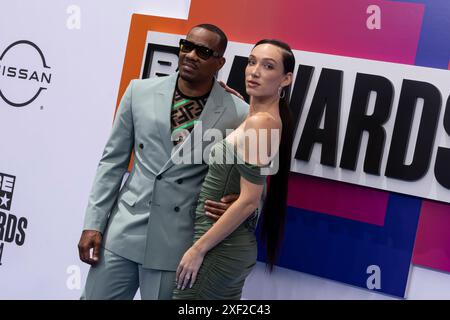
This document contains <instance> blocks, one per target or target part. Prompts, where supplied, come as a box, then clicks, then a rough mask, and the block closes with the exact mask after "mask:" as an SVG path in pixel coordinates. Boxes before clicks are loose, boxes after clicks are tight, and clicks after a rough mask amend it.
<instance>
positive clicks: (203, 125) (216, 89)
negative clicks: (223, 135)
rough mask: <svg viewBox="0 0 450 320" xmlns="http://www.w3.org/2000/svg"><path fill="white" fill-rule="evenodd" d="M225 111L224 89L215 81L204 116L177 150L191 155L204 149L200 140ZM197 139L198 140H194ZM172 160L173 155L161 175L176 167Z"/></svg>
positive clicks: (202, 115)
mask: <svg viewBox="0 0 450 320" xmlns="http://www.w3.org/2000/svg"><path fill="white" fill-rule="evenodd" d="M224 111H225V106H224V105H223V89H222V87H221V86H220V85H219V84H218V83H217V81H214V85H213V88H212V90H211V93H210V95H209V98H208V101H207V102H206V105H205V107H204V109H203V111H202V114H201V115H200V117H199V119H198V120H199V121H198V122H197V123H196V124H195V126H194V128H193V129H192V132H191V133H190V134H189V135H188V136H187V138H186V139H185V140H184V141H183V142H182V143H181V145H180V146H178V147H177V150H183V152H186V151H188V152H189V153H191V152H192V150H193V149H194V148H195V147H197V148H199V147H200V148H201V149H202V144H203V143H202V141H198V138H200V137H203V135H204V134H205V133H206V132H207V130H208V129H211V128H213V127H214V126H215V124H216V123H217V121H218V120H219V119H220V117H221V116H222V115H223V113H224ZM196 137H197V139H194V138H196ZM196 140H197V141H196ZM201 140H203V139H201ZM171 143H172V142H171ZM172 146H173V144H172ZM177 152H178V151H177ZM202 156H203V152H202ZM172 158H173V155H172V157H171V159H170V160H169V161H168V162H167V163H166V165H164V167H163V168H162V169H161V171H160V174H161V173H163V172H164V171H166V170H167V169H169V168H170V167H172V166H173V165H174V163H173V161H172Z"/></svg>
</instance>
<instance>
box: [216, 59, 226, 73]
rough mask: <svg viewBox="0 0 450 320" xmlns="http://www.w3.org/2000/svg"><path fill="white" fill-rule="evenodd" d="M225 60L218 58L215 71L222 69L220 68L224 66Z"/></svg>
mask: <svg viewBox="0 0 450 320" xmlns="http://www.w3.org/2000/svg"><path fill="white" fill-rule="evenodd" d="M226 61H227V60H226V59H225V57H220V58H219V63H218V64H219V65H218V67H217V71H219V70H220V69H222V67H223V66H224V64H225V62H226Z"/></svg>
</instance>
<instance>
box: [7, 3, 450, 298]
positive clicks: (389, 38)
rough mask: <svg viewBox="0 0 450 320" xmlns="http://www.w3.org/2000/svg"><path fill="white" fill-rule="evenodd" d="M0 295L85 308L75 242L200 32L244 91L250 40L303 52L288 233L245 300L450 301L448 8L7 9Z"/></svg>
mask: <svg viewBox="0 0 450 320" xmlns="http://www.w3.org/2000/svg"><path fill="white" fill-rule="evenodd" d="M2 2H3V3H2V10H1V12H0V128H1V132H2V138H1V139H0V157H1V158H0V159H1V160H0V287H1V290H0V298H3V299H76V298H78V297H79V295H80V294H81V290H82V287H83V285H84V281H85V278H86V274H87V270H88V268H87V265H83V264H82V263H81V262H80V261H79V260H78V252H77V247H76V245H77V243H78V239H79V236H80V233H81V228H82V222H83V217H84V210H85V208H86V204H87V197H88V194H89V191H90V188H91V184H92V181H93V177H94V174H95V170H96V166H97V163H98V160H99V158H100V156H101V153H102V150H103V147H104V144H105V142H106V139H107V137H108V134H109V131H110V129H111V124H112V121H113V117H114V112H115V108H116V106H117V102H118V100H119V99H120V98H121V96H122V94H123V92H124V90H125V88H126V86H127V85H128V83H129V81H130V80H131V79H135V78H149V77H157V76H164V75H167V74H171V73H173V72H175V70H176V66H177V59H178V57H177V53H178V49H177V45H178V41H179V39H180V38H183V37H184V36H185V35H186V33H187V31H188V30H189V29H190V28H191V27H192V26H194V25H196V24H199V23H213V24H216V25H218V26H220V27H221V28H222V29H223V30H224V31H225V32H226V34H227V35H228V38H229V41H230V43H229V47H228V49H227V52H226V54H225V57H226V59H227V63H226V65H225V67H224V68H223V69H222V70H221V71H220V72H219V75H218V78H219V79H221V80H223V81H225V82H227V83H228V85H229V86H231V87H233V88H235V89H237V90H238V91H240V92H241V93H243V94H245V87H244V78H243V74H244V69H245V66H246V63H247V56H248V54H249V53H250V50H251V48H252V44H254V43H256V42H257V41H258V40H260V39H262V38H277V39H281V40H283V41H286V42H288V43H289V44H290V45H291V47H292V48H293V49H294V53H295V56H296V62H297V66H296V69H295V74H294V79H295V82H294V83H293V85H292V87H291V105H290V107H291V109H292V111H293V113H294V116H295V120H296V128H297V129H296V134H295V139H294V144H293V159H292V162H291V176H290V181H289V195H288V202H289V208H288V212H287V222H286V237H285V240H284V243H283V249H282V252H281V256H280V260H279V263H278V267H277V268H276V271H275V272H274V273H273V274H271V275H269V274H267V273H266V272H265V271H264V264H263V263H264V261H265V257H264V254H263V250H260V255H259V260H260V261H261V263H260V264H258V265H257V267H256V268H255V270H254V272H253V273H252V274H251V275H250V277H249V278H248V280H247V283H246V286H245V288H244V298H246V299H302V298H308V299H327V298H333V299H341V298H349V299H352V298H363V299H364V298H368V299H389V298H410V299H415V298H443V299H445V298H447V299H448V298H450V292H449V290H447V289H445V288H448V285H450V276H449V275H448V272H450V232H449V231H448V225H450V174H449V170H448V166H449V164H450V85H449V84H450V72H449V70H448V69H449V68H450V64H449V62H450V3H448V1H446V0H416V1H413V0H402V1H387V0H378V1H374V0H340V1H332V0H324V1H313V0H301V1H298V0H283V1H273V0H259V1H253V0H245V1H242V0H240V1H237V0H230V1H223V2H220V1H214V2H212V1H207V0H191V1H186V0H183V1H182V0H169V1H164V2H162V1H156V0H146V1H130V0H122V1H114V2H111V1H109V2H107V1H105V0H96V1H83V0H81V1H76V2H69V1H58V2H55V3H53V2H50V1H43V0H40V1H38V0H34V1H16V2H14V3H8V2H6V1H2Z"/></svg>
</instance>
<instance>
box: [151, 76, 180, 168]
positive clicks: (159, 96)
mask: <svg viewBox="0 0 450 320" xmlns="http://www.w3.org/2000/svg"><path fill="white" fill-rule="evenodd" d="M177 76H178V73H176V74H174V75H171V76H170V77H169V79H167V81H165V82H164V83H163V84H162V85H161V86H160V88H159V89H158V90H157V91H156V95H155V107H154V108H153V110H154V111H155V119H156V123H157V126H158V130H159V134H160V136H161V142H162V144H163V147H164V150H165V152H166V159H167V160H169V159H170V156H171V153H172V148H173V142H172V140H171V128H170V124H171V119H170V117H171V114H170V111H171V109H172V100H173V94H174V90H175V82H176V80H177Z"/></svg>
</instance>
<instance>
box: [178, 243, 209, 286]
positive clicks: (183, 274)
mask: <svg viewBox="0 0 450 320" xmlns="http://www.w3.org/2000/svg"><path fill="white" fill-rule="evenodd" d="M204 257H205V256H204V254H203V253H201V252H200V250H199V249H198V248H196V247H194V246H192V247H190V248H189V250H188V251H186V253H185V254H184V255H183V258H182V259H181V262H180V264H179V265H178V268H177V273H176V281H177V288H178V289H181V290H184V289H185V288H186V287H187V286H188V285H189V288H192V286H193V285H194V283H195V280H196V279H197V274H198V270H199V269H200V266H201V265H202V262H203V258H204Z"/></svg>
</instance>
